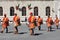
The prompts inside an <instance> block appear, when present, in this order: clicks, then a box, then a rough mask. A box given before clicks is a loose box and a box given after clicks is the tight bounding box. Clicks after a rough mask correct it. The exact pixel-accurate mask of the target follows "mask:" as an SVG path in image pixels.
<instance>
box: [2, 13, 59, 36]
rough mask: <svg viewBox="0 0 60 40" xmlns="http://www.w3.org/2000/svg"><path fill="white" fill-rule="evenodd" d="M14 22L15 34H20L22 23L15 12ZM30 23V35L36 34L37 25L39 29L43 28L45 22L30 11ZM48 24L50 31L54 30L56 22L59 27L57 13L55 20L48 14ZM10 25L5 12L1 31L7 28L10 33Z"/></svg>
mask: <svg viewBox="0 0 60 40" xmlns="http://www.w3.org/2000/svg"><path fill="white" fill-rule="evenodd" d="M13 23H14V29H15V30H14V34H18V28H17V27H18V26H20V25H21V23H20V17H19V16H18V15H17V14H16V13H15V14H14V17H13ZM28 23H29V24H27V26H28V27H29V29H30V30H29V31H30V35H33V34H34V29H35V27H36V26H37V27H38V30H41V25H42V24H43V19H42V18H41V17H40V16H38V18H36V17H35V16H34V15H33V13H32V12H30V16H29V17H28ZM46 24H47V29H48V32H50V31H52V25H53V24H55V25H56V27H57V29H58V26H59V19H58V17H57V15H56V19H55V21H53V20H52V17H50V16H48V18H47V20H46ZM8 26H9V18H8V17H7V15H6V14H4V17H3V21H2V30H1V33H3V32H4V29H6V33H8Z"/></svg>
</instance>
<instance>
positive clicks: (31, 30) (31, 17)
mask: <svg viewBox="0 0 60 40" xmlns="http://www.w3.org/2000/svg"><path fill="white" fill-rule="evenodd" d="M34 21H35V16H33V13H32V12H31V13H30V17H29V18H28V22H29V26H28V27H29V28H30V35H33V34H34V28H35V22H34Z"/></svg>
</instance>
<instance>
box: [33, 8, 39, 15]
mask: <svg viewBox="0 0 60 40" xmlns="http://www.w3.org/2000/svg"><path fill="white" fill-rule="evenodd" d="M34 16H38V7H34Z"/></svg>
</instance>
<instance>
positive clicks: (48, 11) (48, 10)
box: [46, 6, 50, 16]
mask: <svg viewBox="0 0 60 40" xmlns="http://www.w3.org/2000/svg"><path fill="white" fill-rule="evenodd" d="M49 15H50V7H49V6H48V7H46V16H49Z"/></svg>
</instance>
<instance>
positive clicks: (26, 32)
mask: <svg viewBox="0 0 60 40" xmlns="http://www.w3.org/2000/svg"><path fill="white" fill-rule="evenodd" d="M18 34H27V32H21V33H18Z"/></svg>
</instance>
